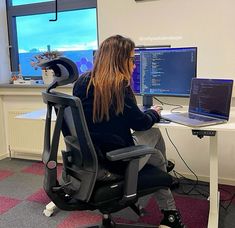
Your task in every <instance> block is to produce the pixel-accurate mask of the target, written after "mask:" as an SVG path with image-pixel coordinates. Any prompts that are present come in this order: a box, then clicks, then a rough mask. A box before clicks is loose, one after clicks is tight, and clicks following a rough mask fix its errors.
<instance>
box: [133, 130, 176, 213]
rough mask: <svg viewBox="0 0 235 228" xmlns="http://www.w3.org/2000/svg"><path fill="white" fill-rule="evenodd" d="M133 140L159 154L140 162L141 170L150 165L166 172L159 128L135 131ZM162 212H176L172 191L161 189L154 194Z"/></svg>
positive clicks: (164, 149) (162, 140) (163, 143)
mask: <svg viewBox="0 0 235 228" xmlns="http://www.w3.org/2000/svg"><path fill="white" fill-rule="evenodd" d="M133 139H134V141H135V143H136V144H141V145H148V146H152V147H154V148H156V149H157V152H156V153H154V154H151V155H147V156H146V157H144V158H142V159H141V160H140V165H139V169H142V168H143V166H144V165H145V164H146V163H148V164H151V165H153V166H156V167H158V168H159V169H161V170H163V171H165V172H166V165H167V159H166V147H165V142H164V139H163V137H162V134H161V132H160V130H159V129H158V128H151V129H149V130H147V131H135V132H134V133H133ZM154 196H155V198H156V201H157V203H158V206H159V209H160V210H175V209H176V206H175V200H174V198H173V195H172V193H171V190H170V189H159V190H157V191H156V192H155V193H154Z"/></svg>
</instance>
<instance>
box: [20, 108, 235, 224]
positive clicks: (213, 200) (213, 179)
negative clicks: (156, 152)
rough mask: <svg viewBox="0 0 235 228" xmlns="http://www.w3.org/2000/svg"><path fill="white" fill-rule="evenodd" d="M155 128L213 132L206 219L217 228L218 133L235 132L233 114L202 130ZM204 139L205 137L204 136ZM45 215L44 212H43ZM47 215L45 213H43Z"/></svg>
mask: <svg viewBox="0 0 235 228" xmlns="http://www.w3.org/2000/svg"><path fill="white" fill-rule="evenodd" d="M164 112H165V111H164ZM45 116H46V110H45V109H41V110H37V111H34V112H30V113H27V114H23V115H19V116H17V118H23V119H41V120H43V119H45ZM52 119H55V114H53V115H52ZM155 127H158V128H160V129H161V128H162V129H165V128H166V129H170V128H174V129H182V130H208V131H215V133H216V134H215V136H210V145H209V156H210V211H209V219H208V228H218V221H219V194H218V145H217V144H218V134H217V133H218V132H224V131H231V132H232V131H233V132H234V131H235V112H232V113H231V114H230V120H229V122H228V123H226V124H218V125H212V126H208V127H202V128H197V129H196V128H191V127H187V126H184V125H180V124H176V123H169V124H160V123H159V124H156V125H155ZM205 137H206V136H205ZM47 207H48V208H47V209H46V210H45V211H46V212H47V210H48V214H49V216H50V215H51V213H53V212H51V211H53V209H54V208H55V205H54V204H53V203H50V204H48V205H47ZM44 213H45V212H44ZM45 214H47V213H45Z"/></svg>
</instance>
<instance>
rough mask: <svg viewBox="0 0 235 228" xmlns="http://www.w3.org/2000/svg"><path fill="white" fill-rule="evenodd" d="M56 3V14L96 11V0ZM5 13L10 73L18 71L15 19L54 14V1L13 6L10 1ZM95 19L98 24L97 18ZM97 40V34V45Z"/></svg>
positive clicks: (71, 0)
mask: <svg viewBox="0 0 235 228" xmlns="http://www.w3.org/2000/svg"><path fill="white" fill-rule="evenodd" d="M57 1H58V5H57V11H58V12H64V11H70V10H82V9H90V8H96V10H97V0H57ZM6 11H7V20H8V38H9V53H10V63H11V71H18V68H19V52H18V42H17V29H16V17H17V16H28V15H37V14H44V13H55V1H48V2H41V3H32V4H25V5H16V6H13V5H12V0H6ZM96 17H97V22H98V16H96ZM52 19H54V18H52ZM58 20H59V18H58ZM49 23H53V22H49ZM97 31H98V23H97ZM98 40H99V36H98V33H97V43H99V42H98ZM34 79H36V77H34Z"/></svg>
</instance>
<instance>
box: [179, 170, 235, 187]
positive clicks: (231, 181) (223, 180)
mask: <svg viewBox="0 0 235 228" xmlns="http://www.w3.org/2000/svg"><path fill="white" fill-rule="evenodd" d="M181 174H182V175H183V176H184V177H187V178H189V179H191V180H195V176H194V175H192V174H188V173H181ZM197 177H198V180H199V181H205V182H209V181H210V177H209V176H200V175H197ZM218 181H219V184H226V185H231V186H235V179H228V178H219V180H218Z"/></svg>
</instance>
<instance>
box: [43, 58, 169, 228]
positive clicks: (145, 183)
mask: <svg viewBox="0 0 235 228" xmlns="http://www.w3.org/2000/svg"><path fill="white" fill-rule="evenodd" d="M40 66H42V67H47V68H49V69H53V70H54V72H55V79H54V81H53V82H52V83H51V84H50V85H49V87H48V89H47V91H45V92H43V93H42V97H43V101H44V102H45V103H46V104H47V116H46V122H45V135H44V151H43V162H44V164H45V178H44V189H45V191H46V193H47V194H48V196H49V197H50V199H51V200H52V201H53V202H54V203H55V205H56V206H57V207H58V208H60V209H63V210H96V209H98V210H99V211H100V212H101V213H102V214H103V215H104V216H103V218H104V219H103V223H102V226H103V227H135V225H133V224H131V225H128V224H126V225H122V226H121V225H120V226H119V225H118V224H115V223H114V222H113V221H112V218H111V215H110V214H111V213H113V212H116V211H119V210H121V209H123V208H126V207H131V208H132V209H133V210H134V211H135V212H136V213H138V214H141V211H140V210H139V209H138V207H137V206H136V205H135V203H136V202H137V200H138V198H139V197H141V196H144V195H147V194H150V193H153V192H155V191H156V190H158V189H159V188H164V187H170V185H171V183H172V178H171V176H170V175H168V174H167V173H165V172H162V171H161V170H159V169H158V168H156V167H153V166H151V165H145V167H144V168H143V169H142V170H141V171H139V159H140V158H142V157H143V156H145V155H147V154H151V153H154V152H155V149H153V148H151V147H148V146H145V145H137V146H131V147H125V148H122V149H118V150H113V151H110V152H108V153H107V155H106V156H107V159H108V160H109V161H110V163H113V165H115V164H116V162H117V161H119V162H120V161H124V162H125V163H126V164H127V167H126V170H125V175H123V176H120V175H119V176H118V178H110V179H109V178H105V179H100V178H98V176H99V171H100V170H101V167H103V164H101V163H100V159H99V157H98V156H97V151H96V150H95V146H94V145H93V142H92V140H91V137H90V134H89V131H88V128H87V125H86V120H85V117H84V113H83V107H82V103H81V101H80V99H79V98H77V97H74V96H71V95H67V94H64V93H59V92H57V91H55V90H52V89H54V88H56V87H57V86H59V85H64V84H68V83H72V82H74V81H75V80H76V79H77V77H78V71H77V67H76V65H75V63H73V62H72V61H71V60H69V59H67V58H64V57H60V58H58V59H55V60H51V61H48V62H44V63H41V64H40ZM53 109H54V110H55V113H56V120H55V126H54V131H53V133H52V137H51V124H52V121H53V120H52V116H53V115H52V110H53ZM61 133H62V134H63V137H64V141H65V144H66V150H65V151H62V158H63V171H62V178H61V180H58V177H57V155H58V145H59V140H60V135H61ZM107 171H108V170H107ZM108 173H109V172H108ZM110 176H112V175H110ZM138 227H139V226H138ZM143 227H148V226H146V225H144V226H143ZM149 227H152V226H149Z"/></svg>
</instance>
